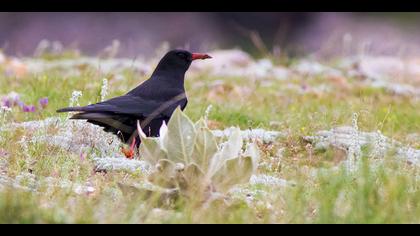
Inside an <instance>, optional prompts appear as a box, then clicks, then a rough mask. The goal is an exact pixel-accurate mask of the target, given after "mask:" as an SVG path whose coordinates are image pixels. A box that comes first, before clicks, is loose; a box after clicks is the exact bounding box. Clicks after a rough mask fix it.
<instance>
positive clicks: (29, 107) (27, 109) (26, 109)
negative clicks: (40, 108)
mask: <svg viewBox="0 0 420 236" xmlns="http://www.w3.org/2000/svg"><path fill="white" fill-rule="evenodd" d="M22 109H23V112H35V111H36V108H35V106H34V105H23V108H22Z"/></svg>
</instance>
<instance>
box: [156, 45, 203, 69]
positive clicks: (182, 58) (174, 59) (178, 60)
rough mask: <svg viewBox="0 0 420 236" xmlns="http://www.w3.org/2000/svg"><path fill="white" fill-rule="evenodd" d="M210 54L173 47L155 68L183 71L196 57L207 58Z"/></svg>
mask: <svg viewBox="0 0 420 236" xmlns="http://www.w3.org/2000/svg"><path fill="white" fill-rule="evenodd" d="M209 58H211V56H209V55H208V54H204V53H191V52H189V51H187V50H182V49H175V50H171V51H169V52H167V53H166V54H165V56H163V58H162V59H161V60H160V62H159V64H158V66H157V68H156V70H170V71H183V72H184V73H185V72H186V71H187V70H188V68H189V67H190V65H191V62H192V61H194V60H198V59H202V60H204V59H209Z"/></svg>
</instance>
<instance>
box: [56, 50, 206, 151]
mask: <svg viewBox="0 0 420 236" xmlns="http://www.w3.org/2000/svg"><path fill="white" fill-rule="evenodd" d="M207 58H211V57H210V56H209V55H207V54H202V53H190V52H188V51H186V50H172V51H169V52H168V53H166V55H165V56H164V57H163V58H162V59H161V60H160V62H159V64H158V65H157V67H156V69H155V71H154V72H153V74H152V76H151V77H150V78H149V79H148V80H146V81H144V82H143V83H142V84H140V85H139V86H137V87H136V88H134V89H133V90H131V91H130V92H128V93H127V94H125V95H123V96H120V97H115V98H111V99H109V100H107V101H103V102H99V103H96V104H91V105H88V106H83V107H67V108H63V109H59V110H57V112H79V113H77V114H75V115H73V116H72V117H71V118H70V119H82V120H87V122H89V123H92V124H95V125H99V126H102V127H104V131H106V132H111V133H114V134H115V135H117V136H118V137H119V138H120V139H121V140H122V141H123V142H125V143H131V146H130V150H125V149H123V151H124V153H125V154H126V156H127V157H128V158H132V157H133V155H134V146H137V147H139V145H140V138H139V137H138V135H137V121H139V122H140V126H141V127H142V130H143V132H144V133H145V134H146V135H147V136H152V137H157V136H158V135H159V129H160V127H161V125H162V123H163V121H165V122H166V123H168V121H169V119H170V117H171V115H172V113H173V112H174V110H175V109H176V108H177V107H178V106H180V107H181V109H182V110H184V109H185V107H186V106H187V102H188V100H187V97H186V94H185V88H184V77H185V72H186V71H187V70H188V68H189V67H190V65H191V62H192V61H193V60H196V59H207Z"/></svg>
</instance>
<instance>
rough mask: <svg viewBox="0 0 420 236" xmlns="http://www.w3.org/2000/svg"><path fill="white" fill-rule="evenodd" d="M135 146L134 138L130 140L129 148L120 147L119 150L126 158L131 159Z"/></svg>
mask: <svg viewBox="0 0 420 236" xmlns="http://www.w3.org/2000/svg"><path fill="white" fill-rule="evenodd" d="M135 146H136V139H135V138H134V139H133V141H132V142H131V145H130V149H128V150H127V149H125V148H121V151H122V152H123V153H124V155H125V157H127V158H128V159H133V157H134V148H135Z"/></svg>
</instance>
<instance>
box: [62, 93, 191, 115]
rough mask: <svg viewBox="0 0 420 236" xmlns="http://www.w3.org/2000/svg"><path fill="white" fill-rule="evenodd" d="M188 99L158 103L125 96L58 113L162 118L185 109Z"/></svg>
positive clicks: (180, 98) (69, 108)
mask: <svg viewBox="0 0 420 236" xmlns="http://www.w3.org/2000/svg"><path fill="white" fill-rule="evenodd" d="M186 102H187V99H186V98H185V96H184V97H182V96H178V98H174V99H171V100H169V101H165V102H162V101H157V100H152V99H144V98H141V97H138V96H130V95H124V96H121V97H116V98H112V99H109V100H107V101H104V102H100V103H96V104H92V105H88V106H84V107H68V108H63V109H60V110H58V112H68V111H80V112H89V113H90V112H106V113H115V114H126V115H133V116H137V117H148V116H151V115H152V116H154V117H156V118H157V117H160V116H168V117H169V116H170V115H171V114H172V112H173V110H174V109H175V108H176V107H177V106H181V107H185V105H186Z"/></svg>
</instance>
